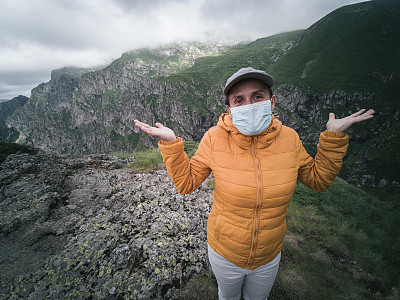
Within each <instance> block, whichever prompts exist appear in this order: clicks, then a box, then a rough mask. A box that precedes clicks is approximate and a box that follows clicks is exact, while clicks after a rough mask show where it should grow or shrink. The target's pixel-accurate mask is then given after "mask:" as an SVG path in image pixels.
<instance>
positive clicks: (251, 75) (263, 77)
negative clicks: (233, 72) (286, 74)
mask: <svg viewBox="0 0 400 300" xmlns="http://www.w3.org/2000/svg"><path fill="white" fill-rule="evenodd" d="M244 79H258V80H261V81H262V82H264V83H265V84H266V85H267V86H268V87H272V86H273V85H274V79H273V78H272V77H271V76H269V75H266V74H261V73H258V72H251V73H246V74H243V75H240V76H238V77H237V78H235V79H233V80H232V81H231V82H229V84H227V85H226V86H225V88H224V94H225V95H227V94H228V92H229V90H230V89H231V88H232V87H233V86H234V85H235V84H236V83H238V82H239V81H242V80H244Z"/></svg>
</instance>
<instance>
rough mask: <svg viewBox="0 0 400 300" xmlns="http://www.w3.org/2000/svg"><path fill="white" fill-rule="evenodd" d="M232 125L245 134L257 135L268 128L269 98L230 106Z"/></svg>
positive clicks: (269, 116) (270, 117)
mask: <svg viewBox="0 0 400 300" xmlns="http://www.w3.org/2000/svg"><path fill="white" fill-rule="evenodd" d="M230 110H231V115H232V122H233V125H235V127H236V128H237V129H238V130H239V131H240V132H241V133H243V134H245V135H257V134H260V133H261V132H263V131H264V130H265V129H267V128H268V126H269V124H270V123H271V120H272V111H271V100H266V101H261V102H257V103H253V104H248V105H242V106H238V107H232V108H231V109H230Z"/></svg>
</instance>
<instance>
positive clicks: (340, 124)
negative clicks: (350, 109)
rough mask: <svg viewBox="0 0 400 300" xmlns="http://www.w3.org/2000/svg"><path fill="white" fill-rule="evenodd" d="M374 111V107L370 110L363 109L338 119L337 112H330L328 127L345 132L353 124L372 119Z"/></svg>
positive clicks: (328, 128) (334, 130)
mask: <svg viewBox="0 0 400 300" xmlns="http://www.w3.org/2000/svg"><path fill="white" fill-rule="evenodd" d="M374 113H375V111H374V110H373V109H370V110H368V111H366V110H365V109H361V110H360V111H358V112H356V113H354V114H352V115H350V116H347V117H345V118H343V119H336V118H335V114H334V113H330V114H329V120H328V123H326V129H327V130H328V131H333V132H345V131H346V129H347V128H349V127H350V126H351V125H353V124H355V123H359V122H362V121H365V120H368V119H371V118H372V117H373V116H374Z"/></svg>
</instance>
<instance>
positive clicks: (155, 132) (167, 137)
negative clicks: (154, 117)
mask: <svg viewBox="0 0 400 300" xmlns="http://www.w3.org/2000/svg"><path fill="white" fill-rule="evenodd" d="M134 122H135V125H136V126H137V127H139V128H140V129H141V130H142V131H143V132H145V133H147V134H148V135H151V136H155V137H158V138H160V139H161V140H163V141H165V142H173V141H175V140H176V136H175V133H174V132H173V131H172V130H171V129H170V128H168V127H165V126H163V125H162V124H160V123H158V122H157V123H156V127H153V126H150V125H148V124H146V123H142V122H140V121H138V120H134Z"/></svg>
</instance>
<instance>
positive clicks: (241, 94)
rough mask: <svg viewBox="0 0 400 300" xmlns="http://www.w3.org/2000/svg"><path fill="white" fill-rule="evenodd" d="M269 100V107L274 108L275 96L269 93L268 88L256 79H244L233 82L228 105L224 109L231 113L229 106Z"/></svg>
mask: <svg viewBox="0 0 400 300" xmlns="http://www.w3.org/2000/svg"><path fill="white" fill-rule="evenodd" d="M265 100H271V109H272V110H273V109H274V108H275V100H276V99H275V96H272V97H271V95H270V94H269V91H268V88H267V87H266V86H265V84H264V83H263V82H262V81H260V80H258V79H245V80H242V81H239V82H238V83H237V84H235V85H234V86H233V87H232V89H231V90H230V91H229V106H228V105H227V106H226V109H227V111H228V113H229V114H231V110H230V107H237V106H243V105H248V104H253V103H256V102H261V101H265Z"/></svg>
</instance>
